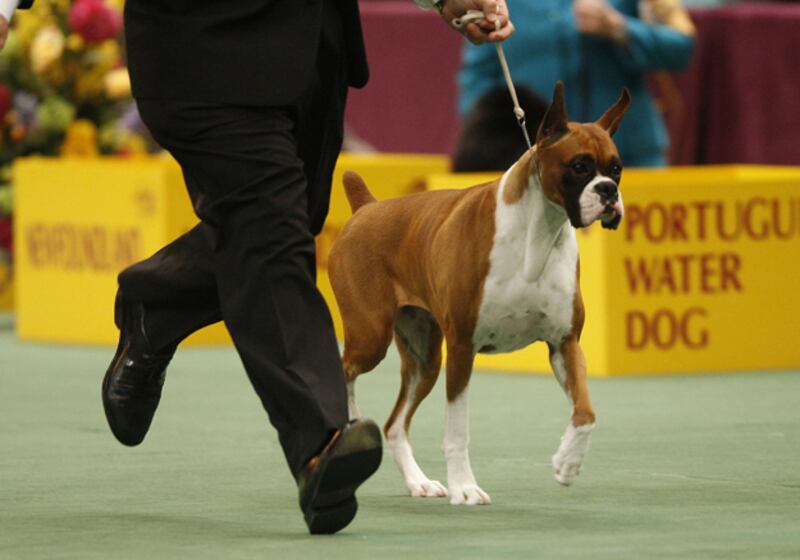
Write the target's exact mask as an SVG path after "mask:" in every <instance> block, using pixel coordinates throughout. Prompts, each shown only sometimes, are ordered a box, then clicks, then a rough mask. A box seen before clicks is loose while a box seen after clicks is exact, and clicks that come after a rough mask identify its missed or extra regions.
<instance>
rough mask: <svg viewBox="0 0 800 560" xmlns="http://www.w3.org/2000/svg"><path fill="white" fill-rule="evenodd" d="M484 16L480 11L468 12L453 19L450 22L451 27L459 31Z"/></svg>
mask: <svg viewBox="0 0 800 560" xmlns="http://www.w3.org/2000/svg"><path fill="white" fill-rule="evenodd" d="M484 17H486V16H485V14H484V13H483V12H482V11H480V10H469V11H468V12H467V13H466V14H464V15H463V16H461V17H457V18H455V19H454V20H453V21H452V22H450V23H452V25H453V27H455V28H456V29H461V28H462V27H464V26H466V25H469V24H470V23H472V22H474V21H480V20H482V19H483V18H484Z"/></svg>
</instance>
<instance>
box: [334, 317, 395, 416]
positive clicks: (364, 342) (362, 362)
mask: <svg viewBox="0 0 800 560" xmlns="http://www.w3.org/2000/svg"><path fill="white" fill-rule="evenodd" d="M393 312H394V309H393V308H392V309H391V310H390V309H388V308H384V309H383V310H381V309H379V308H376V310H375V312H374V313H365V314H360V313H359V314H357V313H353V312H348V313H345V311H344V307H342V319H343V321H344V353H343V354H342V367H343V369H344V375H345V379H346V380H347V408H348V415H349V417H350V419H351V420H353V419H355V418H360V417H361V413H360V412H359V410H358V406H357V405H356V395H355V384H356V378H357V377H358V376H359V375H361V374H362V373H367V372H368V371H372V370H373V369H375V366H377V365H378V364H379V363H380V362H381V360H383V358H384V357H385V356H386V350H387V349H388V348H389V345H390V344H391V343H392V325H393V324H394V316H393Z"/></svg>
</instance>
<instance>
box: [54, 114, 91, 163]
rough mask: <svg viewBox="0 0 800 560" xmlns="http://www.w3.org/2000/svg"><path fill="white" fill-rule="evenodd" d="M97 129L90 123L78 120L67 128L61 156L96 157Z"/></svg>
mask: <svg viewBox="0 0 800 560" xmlns="http://www.w3.org/2000/svg"><path fill="white" fill-rule="evenodd" d="M97 154H98V151H97V127H95V126H94V124H93V123H92V122H91V121H88V120H86V119H78V120H77V121H75V122H73V123H72V124H71V125H69V128H67V134H66V137H65V138H64V143H63V144H61V155H62V156H67V157H96V156H97Z"/></svg>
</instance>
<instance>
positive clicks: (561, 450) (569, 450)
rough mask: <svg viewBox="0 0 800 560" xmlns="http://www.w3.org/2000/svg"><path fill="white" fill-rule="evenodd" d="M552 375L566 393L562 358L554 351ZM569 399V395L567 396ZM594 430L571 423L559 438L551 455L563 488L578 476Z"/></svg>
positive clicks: (557, 478) (558, 352)
mask: <svg viewBox="0 0 800 560" xmlns="http://www.w3.org/2000/svg"><path fill="white" fill-rule="evenodd" d="M550 364H551V366H552V367H553V373H554V374H555V376H556V379H558V382H559V383H560V384H561V387H562V388H564V390H565V391H566V380H567V368H566V365H565V363H564V356H563V355H562V354H561V352H560V351H554V352H553V353H552V354H551V356H550ZM567 397H568V398H570V395H567ZM593 429H594V423H592V424H584V425H583V426H578V427H576V426H573V424H572V421H571V420H570V423H569V424H568V425H567V429H566V431H565V432H564V435H563V436H561V445H559V446H558V450H557V451H556V453H555V455H553V461H552V462H553V469H555V478H556V480H557V481H558V482H559V483H560V484H563V485H564V486H569V485H570V484H572V482H573V481H574V480H575V477H577V476H578V474H579V473H580V470H581V465H582V464H583V458H584V456H585V455H586V452H587V451H588V450H589V436H591V434H592V430H593Z"/></svg>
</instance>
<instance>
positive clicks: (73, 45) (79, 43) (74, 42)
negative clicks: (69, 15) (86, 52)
mask: <svg viewBox="0 0 800 560" xmlns="http://www.w3.org/2000/svg"><path fill="white" fill-rule="evenodd" d="M83 46H84V41H83V37H81V36H80V35H78V34H77V33H70V34H69V37H67V49H68V50H71V51H75V52H77V51H79V50H81V49H82V48H83Z"/></svg>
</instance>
